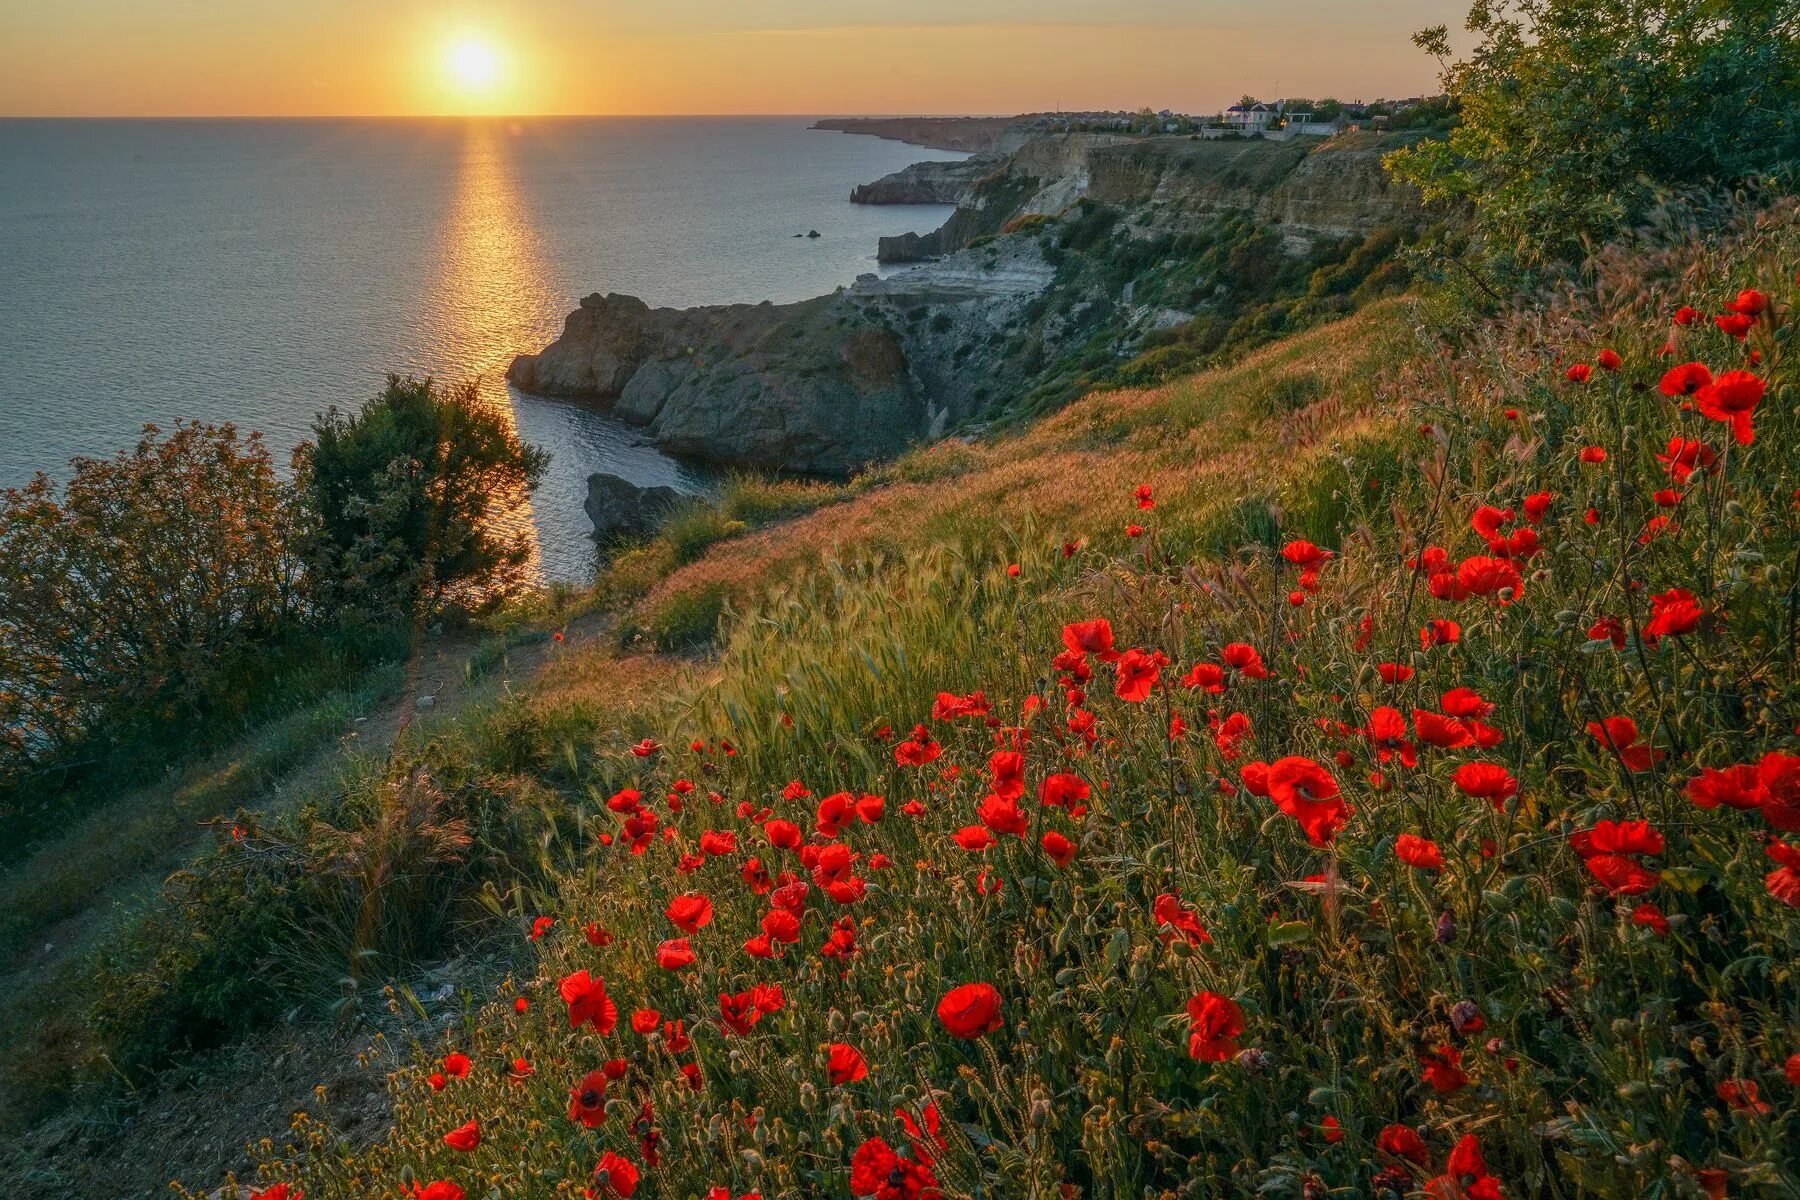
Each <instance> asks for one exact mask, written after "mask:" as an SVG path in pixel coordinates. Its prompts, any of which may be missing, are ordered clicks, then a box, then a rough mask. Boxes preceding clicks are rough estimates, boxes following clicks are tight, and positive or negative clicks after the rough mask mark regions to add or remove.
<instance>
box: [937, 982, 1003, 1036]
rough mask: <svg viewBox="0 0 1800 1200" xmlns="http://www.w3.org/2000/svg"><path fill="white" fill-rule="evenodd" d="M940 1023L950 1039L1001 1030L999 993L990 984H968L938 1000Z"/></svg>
mask: <svg viewBox="0 0 1800 1200" xmlns="http://www.w3.org/2000/svg"><path fill="white" fill-rule="evenodd" d="M937 1016H938V1020H939V1021H940V1022H942V1023H943V1026H944V1028H945V1030H947V1031H948V1032H949V1034H950V1036H951V1037H957V1038H962V1039H964V1040H965V1041H968V1040H972V1039H974V1038H978V1037H980V1036H982V1035H983V1034H986V1033H992V1032H993V1031H994V1030H996V1029H998V1028H1000V1025H1001V1020H1000V993H999V992H998V991H996V990H995V989H994V986H993V985H992V984H989V983H965V984H962V985H961V986H960V987H953V988H951V989H950V990H949V991H948V992H946V993H944V998H943V999H942V1000H939V1001H938V1006H937Z"/></svg>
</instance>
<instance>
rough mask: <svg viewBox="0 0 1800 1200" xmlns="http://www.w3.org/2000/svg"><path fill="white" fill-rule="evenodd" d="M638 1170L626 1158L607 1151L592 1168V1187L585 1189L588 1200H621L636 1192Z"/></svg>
mask: <svg viewBox="0 0 1800 1200" xmlns="http://www.w3.org/2000/svg"><path fill="white" fill-rule="evenodd" d="M637 1185H638V1169H637V1167H636V1166H635V1165H634V1164H633V1163H632V1162H631V1160H629V1159H626V1158H621V1157H620V1156H619V1155H618V1154H616V1153H614V1152H613V1151H611V1150H608V1151H607V1152H606V1153H605V1154H602V1155H601V1156H600V1161H599V1163H598V1164H596V1165H595V1167H594V1186H593V1187H592V1188H589V1189H587V1195H588V1200H608V1198H610V1197H613V1196H617V1197H620V1198H621V1200H624V1198H625V1197H629V1196H630V1195H631V1194H632V1193H633V1192H635V1191H637Z"/></svg>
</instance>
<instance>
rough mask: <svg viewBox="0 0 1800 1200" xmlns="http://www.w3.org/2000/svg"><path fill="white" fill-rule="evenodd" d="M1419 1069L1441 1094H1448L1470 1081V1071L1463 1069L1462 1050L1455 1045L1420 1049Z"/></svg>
mask: <svg viewBox="0 0 1800 1200" xmlns="http://www.w3.org/2000/svg"><path fill="white" fill-rule="evenodd" d="M1419 1071H1420V1074H1422V1075H1423V1076H1424V1077H1425V1082H1426V1083H1429V1084H1430V1085H1431V1088H1432V1090H1433V1091H1435V1092H1437V1093H1438V1094H1439V1095H1440V1096H1447V1095H1449V1094H1450V1093H1451V1092H1454V1091H1457V1090H1459V1089H1461V1088H1464V1087H1466V1086H1468V1083H1469V1076H1468V1073H1467V1072H1465V1071H1464V1070H1463V1069H1462V1051H1461V1050H1458V1049H1457V1048H1456V1047H1455V1046H1439V1047H1437V1048H1436V1049H1435V1050H1421V1051H1419Z"/></svg>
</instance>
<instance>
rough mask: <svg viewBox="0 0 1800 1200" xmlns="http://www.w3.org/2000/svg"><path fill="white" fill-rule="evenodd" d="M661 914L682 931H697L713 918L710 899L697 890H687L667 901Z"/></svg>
mask: <svg viewBox="0 0 1800 1200" xmlns="http://www.w3.org/2000/svg"><path fill="white" fill-rule="evenodd" d="M663 915H664V916H666V917H668V918H669V920H670V921H673V922H674V923H675V927H676V928H677V929H679V930H681V932H683V933H698V932H699V931H700V930H701V929H702V928H703V927H705V926H706V925H708V924H710V923H711V921H712V919H713V906H712V901H711V900H709V899H707V898H706V897H705V896H703V895H701V894H700V893H698V892H689V893H687V894H685V895H681V896H677V897H675V899H673V900H671V901H669V907H668V908H666V909H664V910H663Z"/></svg>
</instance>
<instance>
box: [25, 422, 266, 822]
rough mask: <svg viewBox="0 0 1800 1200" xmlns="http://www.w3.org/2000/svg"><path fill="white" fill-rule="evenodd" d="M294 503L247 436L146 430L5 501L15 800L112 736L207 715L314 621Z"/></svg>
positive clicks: (222, 429) (258, 444)
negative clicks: (240, 671)
mask: <svg viewBox="0 0 1800 1200" xmlns="http://www.w3.org/2000/svg"><path fill="white" fill-rule="evenodd" d="M291 513H292V505H291V503H290V499H289V496H288V494H287V492H286V491H285V489H284V488H283V487H282V485H281V484H280V483H279V481H277V479H276V478H275V473H274V470H273V467H272V465H271V462H270V459H269V452H268V450H267V448H266V447H264V445H263V444H262V441H261V439H260V438H259V437H258V436H256V435H254V434H252V435H251V436H249V437H247V438H243V437H239V436H238V433H237V430H236V429H235V428H233V427H232V426H231V425H229V424H227V425H219V426H215V425H202V424H199V423H197V422H195V423H180V424H177V425H176V426H175V428H174V430H173V431H171V432H170V434H169V435H168V436H167V437H164V436H162V433H161V431H160V430H158V429H157V428H156V427H155V426H146V427H145V433H144V437H143V439H142V440H141V441H139V442H138V444H137V446H136V447H135V448H133V449H132V450H129V451H122V452H121V453H119V454H117V455H115V456H114V457H112V458H104V459H101V458H77V459H75V460H74V462H73V463H72V464H71V474H70V477H69V480H68V483H67V484H66V485H64V486H63V487H62V488H61V489H60V494H59V489H58V488H57V487H56V485H55V484H54V483H53V482H51V480H50V479H49V477H48V476H45V475H43V474H39V475H38V476H37V477H36V478H35V479H33V480H32V482H31V483H29V484H27V485H26V486H25V487H23V488H9V489H7V490H6V491H5V492H4V493H0V787H3V786H4V785H5V784H6V783H7V782H8V780H9V779H11V778H16V777H17V776H18V774H19V773H20V772H21V771H23V770H25V769H26V768H27V767H28V766H30V765H31V764H33V763H38V762H43V761H45V760H51V759H55V758H57V757H59V756H64V755H67V754H68V752H69V751H70V750H71V749H72V748H73V747H74V746H75V745H76V744H77V743H78V742H80V741H81V740H82V739H83V738H84V737H86V736H87V734H88V733H89V732H90V731H91V730H92V729H93V728H94V727H95V726H96V725H97V724H99V723H101V722H103V721H105V720H108V719H114V720H120V719H124V718H125V717H127V716H128V715H130V714H141V713H145V712H150V711H163V712H168V713H181V714H192V713H194V712H197V711H199V710H201V709H202V708H203V707H204V706H205V703H206V700H207V698H208V693H209V689H211V688H213V686H214V685H215V684H216V683H217V682H218V681H219V680H220V679H221V677H223V676H224V675H226V674H228V673H230V672H231V671H233V670H234V669H235V668H236V667H237V665H238V664H240V663H241V662H242V661H243V660H244V658H245V656H247V655H248V654H249V653H250V652H251V650H252V648H253V647H254V646H255V644H256V643H257V642H258V641H259V640H260V639H263V638H266V637H267V636H268V635H270V634H272V633H273V632H274V631H275V630H277V629H278V628H280V627H281V625H282V624H283V623H284V622H285V621H287V620H288V619H289V618H290V617H291V616H293V614H294V613H295V611H296V609H297V608H298V606H299V599H298V587H297V570H296V563H295V561H294V559H293V557H292V556H291V554H290V553H289V548H288V545H287V539H286V537H285V533H284V531H285V529H286V527H287V525H288V523H289V522H290V520H291Z"/></svg>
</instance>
